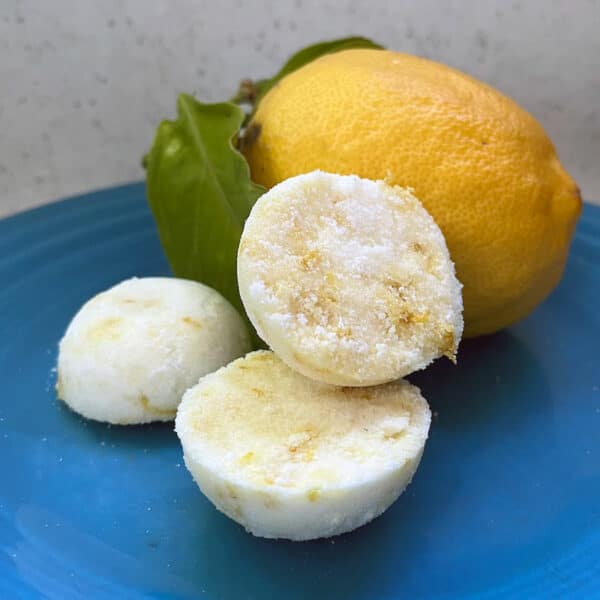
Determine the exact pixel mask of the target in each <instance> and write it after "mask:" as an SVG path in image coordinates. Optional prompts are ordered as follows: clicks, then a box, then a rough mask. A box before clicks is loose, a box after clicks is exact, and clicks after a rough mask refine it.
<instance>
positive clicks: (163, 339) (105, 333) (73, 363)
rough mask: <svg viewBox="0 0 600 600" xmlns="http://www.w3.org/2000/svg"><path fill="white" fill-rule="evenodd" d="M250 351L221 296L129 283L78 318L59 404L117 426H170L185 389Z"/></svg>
mask: <svg viewBox="0 0 600 600" xmlns="http://www.w3.org/2000/svg"><path fill="white" fill-rule="evenodd" d="M250 348H251V344H250V338H249V334H248V330H247V327H246V325H245V323H244V321H243V320H242V318H241V317H240V315H239V314H238V313H237V311H236V310H235V309H234V308H233V307H232V306H231V305H230V304H229V302H227V300H225V299H224V298H223V297H222V296H221V295H220V294H218V293H217V292H216V291H215V290H213V289H211V288H209V287H207V286H205V285H202V284H200V283H196V282H194V281H186V280H183V279H172V278H160V277H148V278H143V279H129V280H127V281H123V282H122V283H120V284H118V285H116V286H115V287H113V288H111V289H109V290H107V291H106V292H103V293H101V294H98V295H97V296H95V297H94V298H92V299H91V300H89V301H88V302H86V304H85V305H84V306H83V307H82V308H81V310H80V311H79V312H78V313H77V314H76V315H75V317H74V318H73V320H72V321H71V323H70V324H69V327H68V328H67V331H66V333H65V335H64V337H63V339H62V340H61V342H60V345H59V354H58V379H57V384H56V389H57V393H58V397H59V398H60V399H62V400H64V401H65V402H66V403H67V404H68V405H69V406H70V407H71V408H72V409H73V410H74V411H76V412H78V413H80V414H81V415H83V416H84V417H87V418H90V419H96V420H98V421H107V422H109V423H115V424H131V423H147V422H150V421H168V420H171V419H173V418H174V416H175V412H176V409H177V406H178V404H179V402H180V401H181V397H182V395H183V393H184V392H185V390H186V389H187V388H189V387H190V386H192V385H194V384H196V383H197V382H198V379H199V378H200V377H201V376H203V375H205V374H206V373H210V372H212V371H214V370H216V369H218V368H219V367H222V366H223V365H225V364H227V363H228V362H230V361H231V360H233V359H235V358H237V357H239V356H242V355H243V354H245V353H246V352H248V351H249V350H250Z"/></svg>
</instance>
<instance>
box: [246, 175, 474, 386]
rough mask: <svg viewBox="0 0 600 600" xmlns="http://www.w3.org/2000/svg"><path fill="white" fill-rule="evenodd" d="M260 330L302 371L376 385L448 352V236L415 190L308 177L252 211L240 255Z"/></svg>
mask: <svg viewBox="0 0 600 600" xmlns="http://www.w3.org/2000/svg"><path fill="white" fill-rule="evenodd" d="M238 280H239V287H240V294H241V297H242V300H243V302H244V306H245V308H246V311H247V313H248V316H249V318H250V320H251V321H252V323H253V324H254V326H255V327H256V330H257V332H258V334H259V335H260V336H261V337H262V339H263V340H265V341H266V342H267V343H268V344H269V346H270V347H271V349H272V350H274V351H275V352H276V353H277V354H278V355H279V357H280V358H281V359H283V360H284V361H285V362H286V363H287V364H288V365H290V366H291V367H292V368H294V369H296V370H297V371H299V372H300V373H302V374H304V375H306V376H307V377H311V378H312V379H316V380H318V381H322V382H325V383H332V384H336V385H348V386H364V385H375V384H379V383H384V382H387V381H392V380H394V379H397V378H399V377H403V376H404V375H407V374H408V373H411V372H413V371H416V370H418V369H422V368H424V367H426V366H427V365H428V364H429V363H430V362H431V361H432V360H434V359H435V358H437V357H439V356H442V355H446V356H448V357H450V358H451V359H453V360H454V358H455V354H456V351H457V347H458V343H459V340H460V338H461V335H462V330H463V319H462V296H461V285H460V283H459V282H458V280H457V279H456V276H455V272H454V264H453V263H452V261H451V260H450V256H449V254H448V249H447V247H446V242H445V240H444V236H443V235H442V232H441V231H440V229H439V227H438V226H437V225H436V224H435V222H434V220H433V219H432V217H431V216H430V215H429V213H427V211H426V210H425V209H424V208H423V206H422V205H421V203H420V202H419V200H417V198H415V196H413V195H412V194H411V193H410V191H408V190H405V189H403V188H399V187H391V186H389V185H387V184H386V183H384V182H382V181H370V180H367V179H361V178H359V177H356V176H341V175H332V174H330V173H323V172H321V171H315V172H313V173H308V174H306V175H299V176H297V177H292V178H291V179H288V180H286V181H284V182H282V183H280V184H279V185H276V186H275V187H273V188H272V189H271V190H270V191H268V192H267V193H266V194H264V195H263V196H261V197H260V198H259V200H258V201H257V203H256V204H255V205H254V207H253V209H252V212H251V214H250V216H249V218H248V220H247V222H246V225H245V228H244V232H243V235H242V238H241V242H240V247H239V253H238Z"/></svg>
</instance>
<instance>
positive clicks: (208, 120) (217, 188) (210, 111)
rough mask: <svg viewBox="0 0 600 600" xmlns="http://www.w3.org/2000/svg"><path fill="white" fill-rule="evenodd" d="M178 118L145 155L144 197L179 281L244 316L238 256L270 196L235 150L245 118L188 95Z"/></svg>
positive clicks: (161, 127)
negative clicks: (261, 202) (199, 286)
mask: <svg viewBox="0 0 600 600" xmlns="http://www.w3.org/2000/svg"><path fill="white" fill-rule="evenodd" d="M177 113H178V114H177V119H176V120H175V121H163V122H162V123H161V124H160V125H159V127H158V130H157V132H156V136H155V138H154V143H153V145H152V148H151V149H150V151H149V152H148V154H147V155H146V156H145V165H146V190H147V196H148V201H149V203H150V207H151V209H152V213H153V214H154V218H155V220H156V224H157V227H158V232H159V235H160V240H161V243H162V246H163V248H164V250H165V253H166V255H167V258H168V261H169V264H170V265H171V269H172V270H173V273H174V274H175V275H176V276H177V277H183V278H186V279H193V280H196V281H201V282H202V283H205V284H206V285H209V286H210V287H212V288H214V289H216V290H217V291H219V292H220V293H221V294H222V295H223V296H225V298H227V299H228V300H229V301H230V302H231V303H232V304H233V305H234V306H235V307H236V308H237V309H238V310H239V311H240V312H241V313H242V314H244V309H243V306H242V302H241V300H240V296H239V293H238V286H237V277H236V259H237V249H238V244H239V240H240V236H241V233H242V228H243V227H244V222H245V220H246V217H247V216H248V214H249V213H250V209H251V208H252V206H253V204H254V202H256V200H257V198H258V197H259V196H260V195H261V194H262V193H263V192H264V191H265V190H264V188H262V187H261V186H258V185H256V184H254V183H252V181H251V180H250V170H249V168H248V164H247V163H246V160H245V159H244V157H243V156H242V155H241V154H240V153H239V152H238V151H237V150H236V149H235V148H234V146H233V141H234V139H235V137H236V136H237V134H238V132H239V129H240V126H241V124H242V121H243V119H244V114H243V112H242V110H241V109H240V108H239V107H237V106H236V105H235V104H232V103H230V102H221V103H218V104H203V103H202V102H198V101H197V100H195V99H194V98H192V97H191V96H188V95H187V94H181V95H180V96H179V98H178V101H177Z"/></svg>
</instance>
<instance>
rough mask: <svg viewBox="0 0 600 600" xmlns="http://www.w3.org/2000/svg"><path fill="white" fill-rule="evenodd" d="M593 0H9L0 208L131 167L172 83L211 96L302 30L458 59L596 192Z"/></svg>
mask: <svg viewBox="0 0 600 600" xmlns="http://www.w3.org/2000/svg"><path fill="white" fill-rule="evenodd" d="M598 31H600V4H598V3H597V2H594V1H583V0H576V1H573V2H566V1H564V2H560V1H559V2H552V3H549V2H546V1H545V0H535V1H531V2H527V3H525V2H479V1H477V0H467V1H463V2H460V3H458V2H445V1H442V0H439V1H435V0H422V1H421V2H418V3H417V2H395V3H389V2H383V1H378V2H370V3H366V2H363V3H360V2H353V1H349V0H345V1H335V2H334V1H316V0H294V1H292V0H282V1H279V2H275V1H268V0H265V1H263V2H250V1H246V0H224V1H221V2H219V3H213V2H204V1H197V0H177V1H173V0H171V1H167V0H153V1H152V2H146V1H144V0H126V1H121V2H117V1H110V2H94V1H92V0H82V1H81V2H77V3H75V2H69V1H67V0H53V1H52V2H36V1H34V0H22V1H17V0H7V1H5V2H3V3H2V5H1V6H0V74H1V76H2V77H1V81H2V93H1V94H0V216H1V215H6V214H10V213H12V212H15V211H18V210H23V209H25V208H28V207H31V206H35V205H39V204H42V203H45V202H47V201H50V200H52V199H55V198H58V197H62V196H65V195H69V194H73V193H77V192H80V191H85V190H89V189H93V188H97V187H104V186H108V185H111V184H115V183H120V182H124V181H129V180H133V179H141V178H142V177H143V172H142V170H141V168H140V157H141V155H142V154H143V153H144V151H145V150H146V149H147V148H148V146H149V144H150V142H151V139H152V136H153V133H154V129H155V127H156V125H157V124H158V122H159V121H160V120H161V119H163V118H166V117H171V116H173V113H174V109H175V98H176V94H177V93H178V92H180V91H188V92H191V93H195V94H196V95H197V96H198V97H199V98H201V99H204V100H208V101H215V100H219V99H225V98H227V97H228V96H230V95H231V94H232V92H233V91H234V90H235V88H236V86H237V82H238V81H239V80H240V79H241V78H243V77H247V76H252V77H262V76H267V75H270V74H272V73H273V72H275V71H276V70H277V68H278V67H279V66H280V65H281V64H282V62H283V61H284V60H285V58H287V57H288V56H289V54H290V53H292V52H293V51H295V50H297V49H298V48H300V47H302V46H303V45H306V44H308V43H311V42H314V41H317V40H323V39H331V38H335V37H340V36H344V35H349V34H360V35H365V36H368V37H371V38H373V39H375V40H377V41H379V42H380V43H382V44H384V45H386V46H388V47H390V48H393V49H397V50H403V51H407V52H412V53H416V54H419V55H422V56H426V57H429V58H433V59H436V60H440V61H442V62H445V63H447V64H450V65H452V66H455V67H458V68H459V69H462V70H464V71H466V72H468V73H470V74H472V75H474V76H475V77H478V78H480V79H482V80H484V81H486V82H488V83H491V84H492V85H494V86H495V87H497V88H498V89H500V90H501V91H503V92H505V93H506V94H508V95H509V96H511V97H512V98H514V99H515V100H516V101H517V102H519V103H520V104H521V105H523V106H524V107H525V108H526V109H528V110H529V111H530V112H531V113H532V114H533V115H534V116H536V117H537V118H538V119H539V120H540V122H541V123H542V124H543V126H544V127H545V129H546V131H547V132H548V133H549V135H550V136H551V138H552V139H553V140H554V142H555V145H556V147H557V149H558V152H559V155H560V157H561V160H562V161H563V163H564V164H565V166H566V167H567V169H568V170H569V171H570V172H571V174H572V175H573V176H574V177H575V179H576V180H577V182H578V183H579V185H580V187H581V188H582V190H583V194H584V197H585V198H586V199H587V200H589V201H594V200H595V201H597V202H600V36H599V35H598Z"/></svg>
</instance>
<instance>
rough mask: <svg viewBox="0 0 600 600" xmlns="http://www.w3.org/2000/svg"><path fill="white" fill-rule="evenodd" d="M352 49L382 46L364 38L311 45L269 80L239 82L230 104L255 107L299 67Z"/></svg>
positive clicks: (297, 53)
mask: <svg viewBox="0 0 600 600" xmlns="http://www.w3.org/2000/svg"><path fill="white" fill-rule="evenodd" d="M354 48H367V49H374V50H381V49H382V48H383V46H380V45H379V44H377V43H375V42H373V41H371V40H369V39H368V38H364V37H358V36H355V37H347V38H341V39H339V40H332V41H329V42H320V43H319V44H313V45H312V46H307V47H306V48H304V49H302V50H300V51H299V52H296V53H295V54H294V55H293V56H292V57H291V58H289V59H288V61H287V62H286V63H285V64H284V65H283V67H281V69H280V70H279V72H278V73H277V74H276V75H274V76H273V77H271V78H270V79H260V80H258V81H250V80H248V79H245V80H244V81H242V82H241V84H240V87H239V90H238V92H237V94H236V95H235V96H234V97H233V98H232V102H238V103H250V104H252V105H253V106H257V105H258V103H259V102H260V100H261V99H262V97H263V96H264V95H265V94H266V93H267V92H268V91H269V90H270V89H271V88H272V87H273V86H274V85H276V84H277V83H278V82H279V81H280V80H281V79H283V78H284V77H285V76H286V75H289V74H290V73H292V72H293V71H296V70H297V69H299V68H300V67H303V66H304V65H306V64H308V63H309V62H312V61H313V60H315V59H316V58H319V57H320V56H323V55H325V54H331V53H333V52H340V51H342V50H351V49H354Z"/></svg>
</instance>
